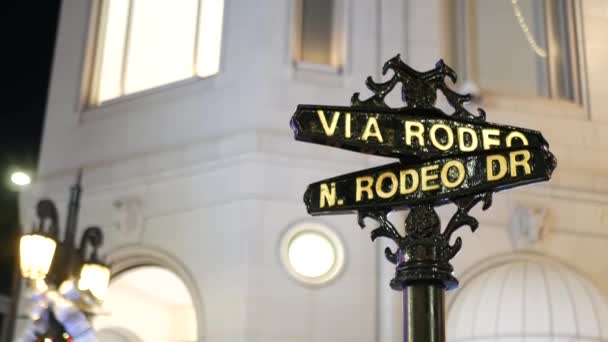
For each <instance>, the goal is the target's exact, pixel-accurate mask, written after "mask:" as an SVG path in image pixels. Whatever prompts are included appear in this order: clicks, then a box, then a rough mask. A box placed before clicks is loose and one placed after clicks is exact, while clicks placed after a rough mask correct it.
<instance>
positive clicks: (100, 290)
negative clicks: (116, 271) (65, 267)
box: [78, 263, 110, 301]
mask: <svg viewBox="0 0 608 342" xmlns="http://www.w3.org/2000/svg"><path fill="white" fill-rule="evenodd" d="M109 283H110V269H109V268H108V267H107V266H106V265H103V264H100V263H85V264H84V265H82V268H81V269H80V278H79V279H78V289H79V290H81V291H86V290H89V291H90V292H91V294H92V295H93V296H94V297H95V298H96V299H97V300H99V301H102V300H103V299H104V298H105V295H106V291H107V290H108V285H109Z"/></svg>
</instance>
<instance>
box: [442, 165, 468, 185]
mask: <svg viewBox="0 0 608 342" xmlns="http://www.w3.org/2000/svg"><path fill="white" fill-rule="evenodd" d="M452 167H455V168H456V170H458V178H456V180H455V181H450V179H449V178H448V172H450V169H451V168H452ZM464 175H465V173H464V165H462V163H461V162H460V161H458V160H450V161H449V162H447V163H445V165H443V168H442V169H441V183H443V184H444V185H445V186H446V187H447V188H450V189H451V188H455V187H457V186H459V185H460V184H461V183H462V182H463V181H464Z"/></svg>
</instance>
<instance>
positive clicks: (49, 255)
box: [19, 234, 57, 280]
mask: <svg viewBox="0 0 608 342" xmlns="http://www.w3.org/2000/svg"><path fill="white" fill-rule="evenodd" d="M56 247H57V243H56V242H55V240H53V239H51V238H49V237H46V236H43V235H39V234H27V235H23V236H22V237H21V241H20V246H19V252H20V262H21V274H22V275H23V277H24V278H27V279H32V280H42V279H44V278H45V277H46V274H47V273H48V272H49V268H50V267H51V262H52V261H53V255H54V254H55V248H56Z"/></svg>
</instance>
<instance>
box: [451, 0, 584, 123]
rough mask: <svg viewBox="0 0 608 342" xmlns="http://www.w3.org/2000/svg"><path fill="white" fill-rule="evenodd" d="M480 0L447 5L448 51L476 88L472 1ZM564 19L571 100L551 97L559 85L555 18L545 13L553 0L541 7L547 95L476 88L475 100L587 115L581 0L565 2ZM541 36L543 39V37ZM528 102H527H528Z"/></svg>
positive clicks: (551, 10) (549, 9) (474, 25)
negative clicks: (554, 51) (449, 22)
mask: <svg viewBox="0 0 608 342" xmlns="http://www.w3.org/2000/svg"><path fill="white" fill-rule="evenodd" d="M476 1H480V0H455V1H453V2H452V3H451V4H450V6H453V7H452V8H451V9H452V10H453V13H454V16H453V17H452V20H453V22H452V27H453V28H455V29H454V30H453V31H452V32H451V34H448V36H447V37H446V38H447V39H446V40H447V41H448V45H450V43H449V42H450V41H451V42H453V43H451V46H448V48H449V49H448V51H451V53H452V56H451V57H452V58H451V59H452V60H455V63H453V64H454V67H455V69H456V70H458V72H459V74H460V75H462V76H461V77H462V79H463V80H464V81H472V82H473V83H474V84H475V85H477V86H478V87H479V75H478V74H477V73H478V69H477V67H476V65H477V64H478V62H477V56H476V54H475V53H474V52H473V51H476V50H477V45H476V44H477V41H476V38H475V35H476V31H477V28H476V22H475V20H472V19H473V18H474V17H475V15H476V13H475V6H474V5H475V3H476ZM566 6H567V18H566V21H567V23H566V25H567V28H568V30H567V31H568V38H567V39H568V41H567V44H568V46H569V47H570V49H569V59H570V61H571V62H570V64H571V66H570V75H568V77H567V79H568V82H571V83H572V87H573V97H574V99H573V100H567V99H560V98H555V97H553V94H555V93H556V89H557V87H558V84H557V79H556V76H555V74H556V73H557V61H556V59H557V58H556V56H554V55H552V53H551V50H552V49H556V46H555V45H554V44H552V43H551V42H552V40H553V39H555V38H556V37H555V32H553V31H552V30H551V29H550V28H551V27H552V25H553V20H554V18H553V17H552V16H551V15H547V14H548V13H552V12H553V11H554V9H555V4H554V3H553V2H552V1H547V0H543V1H542V3H541V4H540V7H541V8H542V10H543V11H544V13H545V14H544V17H545V18H544V20H543V22H544V26H543V29H544V30H545V32H546V33H547V37H546V39H547V76H548V77H547V79H548V80H547V87H548V89H547V91H548V94H549V95H548V97H544V96H537V95H530V96H519V95H510V94H505V93H496V92H491V91H487V90H484V89H483V88H482V89H479V94H478V96H479V98H478V99H477V100H476V102H478V103H479V104H485V105H490V106H496V107H498V108H499V109H505V110H508V106H509V103H515V107H516V108H522V109H523V110H525V108H526V107H529V108H539V107H545V109H546V110H545V112H549V113H554V114H556V115H558V116H576V117H580V116H587V117H588V116H589V105H588V104H589V100H588V92H587V79H586V64H585V49H584V44H583V41H584V39H583V35H584V32H583V26H582V21H581V18H582V15H581V13H582V12H581V4H580V0H574V1H567V2H566ZM543 39H544V38H543ZM528 104H529V105H528Z"/></svg>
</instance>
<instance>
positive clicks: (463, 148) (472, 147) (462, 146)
mask: <svg viewBox="0 0 608 342" xmlns="http://www.w3.org/2000/svg"><path fill="white" fill-rule="evenodd" d="M465 134H468V135H469V136H470V137H471V145H469V146H467V145H465V142H464V141H465V138H464V135H465ZM477 144H478V142H477V134H475V130H474V129H472V128H468V127H458V148H460V150H461V151H462V152H471V151H475V149H476V148H477Z"/></svg>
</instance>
